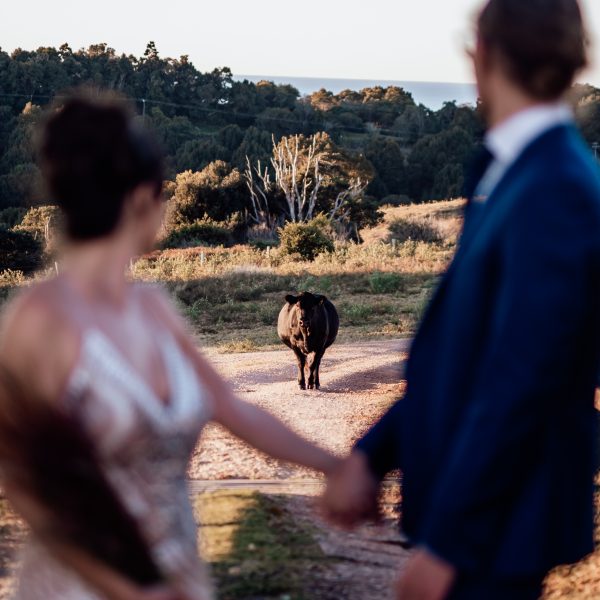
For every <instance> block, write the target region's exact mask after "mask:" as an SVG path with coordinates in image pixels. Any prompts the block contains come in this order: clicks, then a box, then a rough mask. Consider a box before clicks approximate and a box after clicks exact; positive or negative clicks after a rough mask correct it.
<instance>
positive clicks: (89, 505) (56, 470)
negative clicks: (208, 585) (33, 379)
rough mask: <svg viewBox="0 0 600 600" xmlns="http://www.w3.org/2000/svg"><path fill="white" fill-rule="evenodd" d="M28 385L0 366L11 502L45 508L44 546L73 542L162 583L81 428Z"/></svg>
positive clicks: (0, 420)
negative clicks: (25, 501)
mask: <svg viewBox="0 0 600 600" xmlns="http://www.w3.org/2000/svg"><path fill="white" fill-rule="evenodd" d="M27 387H28V386H26V385H25V384H23V383H22V382H20V381H19V380H18V379H17V378H16V377H15V376H13V374H12V373H11V372H10V371H9V370H8V369H7V368H5V367H4V366H3V365H0V475H1V477H0V479H1V482H2V484H3V486H4V487H5V489H6V491H7V495H8V496H9V498H10V497H11V494H10V493H8V492H9V490H12V492H13V493H14V492H16V493H17V494H18V497H19V498H21V497H26V498H28V499H31V500H34V501H35V502H36V503H37V504H38V506H40V507H41V508H42V509H44V511H45V512H46V513H47V523H46V524H45V527H44V529H43V531H35V534H36V535H38V536H42V538H44V539H42V541H48V542H52V541H54V542H66V543H69V544H72V545H74V546H75V547H77V548H80V549H82V550H85V551H87V552H88V553H89V554H90V555H92V556H93V557H95V558H96V559H98V560H100V561H102V562H104V563H105V564H107V565H108V566H110V567H112V568H113V569H115V570H117V571H118V572H119V573H121V574H123V575H125V576H126V577H128V578H130V579H132V580H133V581H135V582H137V583H138V584H140V585H152V584H156V583H159V582H162V581H163V580H164V578H163V576H162V574H161V573H160V571H159V569H158V567H157V565H156V564H155V562H154V559H153V558H152V555H151V552H150V549H149V547H148V545H147V543H146V540H145V539H144V537H143V535H142V533H141V531H140V529H139V528H138V525H137V523H136V521H135V520H134V518H133V517H132V516H131V515H130V514H129V513H128V512H127V510H126V509H125V508H124V506H123V504H122V503H121V501H120V499H119V498H118V496H117V494H116V493H115V491H114V490H113V488H112V487H111V485H110V483H109V482H108V479H107V477H106V475H105V473H104V470H103V468H102V461H101V459H100V457H99V456H98V454H97V451H96V449H95V447H94V444H93V443H92V441H91V440H90V439H89V437H88V435H87V433H86V429H85V427H84V426H83V424H82V423H80V422H79V421H78V420H77V419H75V418H74V417H73V416H71V415H70V414H68V413H67V412H66V411H65V410H63V409H62V408H59V407H58V406H55V405H52V404H51V403H50V401H49V400H47V399H43V398H39V397H37V396H36V395H35V394H33V393H31V391H30V390H29V389H27ZM15 508H16V509H17V511H18V510H19V506H18V505H15ZM45 537H48V538H49V539H47V540H46V539H45Z"/></svg>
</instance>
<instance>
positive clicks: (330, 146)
mask: <svg viewBox="0 0 600 600" xmlns="http://www.w3.org/2000/svg"><path fill="white" fill-rule="evenodd" d="M80 84H87V85H88V86H92V87H98V88H108V89H112V90H117V91H119V92H121V94H122V95H123V96H124V98H127V99H128V100H126V101H128V102H130V103H131V106H132V108H134V109H135V110H136V111H137V113H138V115H139V119H141V120H143V121H144V122H145V123H146V125H148V126H150V127H151V128H152V129H153V130H154V131H155V133H156V136H157V138H158V139H159V140H160V142H161V144H162V145H163V147H164V150H165V153H166V156H167V167H168V181H167V182H166V193H167V195H168V197H169V198H170V202H169V209H168V214H167V219H166V224H165V230H164V232H163V239H162V247H163V248H173V247H190V246H193V245H198V244H201V245H207V246H219V245H223V246H230V245H232V244H238V243H246V242H250V243H251V244H252V245H253V246H255V247H258V248H266V247H270V246H273V245H276V244H277V242H278V239H277V238H278V231H280V232H282V234H283V247H282V252H283V253H284V254H285V253H287V255H288V256H292V255H298V256H301V257H314V256H317V255H319V254H322V253H323V251H327V252H330V251H331V246H330V244H331V243H333V242H332V240H333V238H335V239H346V240H353V241H356V242H360V241H361V236H360V234H359V231H360V230H364V228H366V227H373V226H374V225H376V224H377V223H378V222H379V220H380V219H381V215H382V212H381V209H382V207H383V206H385V205H394V206H401V205H408V204H410V203H411V202H412V203H422V202H424V201H429V200H432V199H441V198H453V197H460V195H461V192H462V186H463V182H464V173H465V168H466V165H467V164H468V162H469V161H470V159H471V157H472V155H473V153H474V151H475V150H476V149H477V146H478V145H479V144H480V143H481V138H482V133H483V130H482V124H481V119H480V114H479V113H480V110H479V107H475V108H472V107H468V106H457V105H456V104H455V103H446V104H445V105H444V106H443V108H441V109H440V110H438V111H432V110H430V109H428V108H426V107H425V106H422V105H417V104H416V103H415V101H414V99H413V98H412V96H411V95H410V94H409V93H408V92H406V91H405V90H403V89H401V88H398V87H388V88H383V87H373V88H365V89H363V90H361V91H360V92H356V91H350V90H345V91H342V92H340V93H339V94H333V93H331V92H329V91H327V90H320V91H318V92H315V93H314V94H312V95H310V96H308V97H302V98H301V97H300V95H299V92H298V90H296V89H295V88H294V87H292V86H290V85H275V84H273V83H271V82H267V81H262V82H259V83H257V84H254V83H251V82H248V81H241V82H240V81H234V79H233V77H232V73H231V71H230V70H229V69H227V68H220V69H215V70H213V71H212V72H210V73H201V72H200V71H198V70H197V69H196V68H195V67H194V66H193V65H192V64H191V63H190V61H189V59H188V57H187V56H181V57H179V58H178V59H174V58H163V57H161V56H160V54H159V52H158V50H157V48H156V46H155V45H154V43H152V42H150V43H149V44H148V46H147V48H146V51H145V52H144V55H143V56H141V57H136V56H126V55H119V54H117V53H116V52H115V50H114V49H112V48H110V47H108V46H107V45H106V44H96V45H92V46H90V47H89V48H87V49H80V50H77V51H74V50H72V49H71V48H70V47H69V46H68V45H67V44H63V45H62V46H61V47H60V48H58V49H57V48H38V49H37V50H36V51H25V50H21V49H18V50H15V51H14V52H13V53H12V54H11V55H9V54H7V53H6V52H2V51H1V50H0V227H2V231H4V232H7V231H10V232H11V233H10V235H9V234H6V235H5V237H6V238H7V239H6V240H5V241H4V242H3V243H4V244H5V245H6V246H7V247H8V246H11V245H12V246H11V247H12V248H17V247H19V246H20V247H22V248H23V253H24V255H31V256H33V255H34V254H35V252H34V249H33V247H34V244H33V243H32V242H31V240H30V238H33V240H34V241H37V242H40V241H42V240H43V241H45V242H46V243H47V242H49V241H50V242H51V241H52V238H53V237H54V231H55V229H56V227H57V223H58V221H59V219H58V218H57V214H56V211H55V210H54V209H52V208H50V207H47V206H46V207H44V206H42V207H41V208H39V206H40V204H41V205H47V204H49V202H48V198H47V197H46V195H45V192H44V191H43V188H42V186H41V184H40V176H39V169H38V167H37V164H36V157H35V154H34V137H35V135H34V134H35V130H36V127H37V125H38V124H39V122H40V119H41V118H42V115H43V113H44V110H43V109H44V107H46V106H47V105H48V104H49V103H50V102H51V101H52V100H54V99H56V96H58V97H59V98H60V96H61V94H63V93H64V91H65V90H68V89H69V88H71V87H72V86H74V85H80ZM573 102H574V104H575V106H576V112H577V118H578V120H579V123H580V125H581V129H582V132H583V135H584V136H585V138H586V139H587V140H588V141H589V142H590V143H593V142H596V141H600V90H598V89H596V88H593V87H591V86H581V85H579V86H575V88H574V90H573ZM31 207H37V208H31ZM27 209H29V212H27V213H26V214H25V211H26V210H27ZM318 215H322V216H321V217H319V219H320V221H319V223H321V224H320V225H319V226H316V225H315V222H314V219H315V218H316V217H317V216H318ZM3 235H4V234H3ZM390 236H391V238H392V239H395V240H397V241H398V242H400V243H402V242H404V241H411V242H412V241H416V242H419V241H423V242H426V243H430V242H436V241H437V240H439V239H442V238H443V237H444V232H439V231H437V230H436V229H435V227H431V226H430V223H428V222H427V221H426V220H425V221H418V220H417V221H412V222H410V223H407V222H401V221H398V222H397V223H394V224H392V226H391V231H390ZM50 246H51V244H50ZM50 250H51V247H50ZM14 251H15V252H16V250H14ZM11 264H13V263H11ZM28 264H33V261H30V262H29V263H28Z"/></svg>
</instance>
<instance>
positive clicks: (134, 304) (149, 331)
mask: <svg viewBox="0 0 600 600" xmlns="http://www.w3.org/2000/svg"><path fill="white" fill-rule="evenodd" d="M26 294H27V295H29V296H30V298H24V299H23V300H20V301H17V302H18V303H21V304H22V305H23V307H22V308H21V312H22V313H23V311H24V312H25V313H26V312H27V305H28V304H31V302H32V301H33V300H34V298H35V297H36V296H43V298H44V303H45V307H46V311H47V317H46V318H47V319H49V320H53V321H55V322H61V323H63V327H62V330H63V332H64V333H62V334H61V335H63V336H69V337H73V338H77V343H76V345H77V348H78V350H77V353H76V357H75V360H74V363H73V366H72V367H71V368H70V369H69V370H68V373H66V374H65V375H62V374H59V373H57V378H60V379H64V381H65V383H64V393H63V394H62V398H61V399H60V403H61V404H62V405H63V407H64V408H65V409H66V410H67V412H68V414H69V415H71V416H72V417H73V418H74V419H75V421H76V422H77V423H79V424H80V425H81V426H82V427H83V429H84V431H85V432H86V434H87V435H88V437H89V439H91V440H92V442H93V444H94V446H95V448H96V450H97V453H98V457H99V462H100V466H101V468H102V470H103V472H104V474H105V475H106V477H107V479H108V481H109V483H110V484H111V487H112V489H113V490H114V491H115V493H116V495H117V497H118V498H119V499H120V500H121V503H122V504H123V506H124V507H125V508H126V509H127V511H128V512H129V513H130V514H131V515H132V516H133V517H134V519H135V521H136V523H137V524H138V527H139V529H140V531H141V533H142V535H143V537H144V539H145V540H146V542H147V543H148V546H149V548H150V551H151V555H152V557H153V559H154V561H155V562H156V564H157V565H158V567H159V568H160V570H161V572H163V573H164V574H166V575H167V577H177V579H178V580H179V581H180V582H183V581H185V582H186V583H185V585H186V588H189V590H190V597H193V598H196V597H198V598H202V597H209V589H210V586H209V580H208V577H207V575H206V573H205V570H204V569H203V567H202V565H201V563H200V561H199V560H198V558H197V550H196V548H197V544H196V535H195V531H196V528H195V523H194V519H193V515H192V510H191V506H190V503H189V500H188V494H187V487H186V482H185V474H186V470H187V463H188V460H189V456H190V454H191V452H192V450H193V448H194V445H195V442H196V440H197V437H198V435H199V433H200V431H201V429H202V427H203V426H204V424H205V423H206V422H207V421H208V419H209V418H210V410H209V404H208V401H207V397H206V393H205V392H204V390H203V388H202V385H201V382H200V381H199V379H198V376H197V374H196V372H195V369H194V367H193V365H192V364H191V362H190V360H189V358H188V357H187V356H186V354H185V353H184V352H183V351H182V349H181V348H180V346H179V344H178V342H177V340H176V338H175V336H174V334H173V333H172V332H171V331H170V330H169V327H168V324H167V323H166V322H164V320H162V319H161V315H160V308H159V306H158V303H157V302H156V299H155V297H156V292H155V291H153V290H149V289H146V288H145V286H141V285H133V284H132V285H129V286H128V289H127V295H126V300H125V302H124V304H123V306H122V307H120V308H118V309H116V308H114V307H112V306H110V305H109V304H107V303H105V302H98V301H94V300H90V299H89V298H85V296H84V293H82V292H80V291H78V290H77V288H76V284H74V283H73V282H72V281H70V280H69V279H68V278H67V277H64V276H61V277H58V278H55V279H54V280H51V281H48V282H45V283H42V284H39V286H37V289H36V288H34V289H31V290H29V291H28V292H26ZM17 312H19V311H17ZM26 316H27V315H26V314H20V315H19V314H17V315H16V318H20V319H24V318H26ZM38 318H39V317H38ZM7 325H8V329H10V326H11V324H10V323H8V324H7ZM48 325H49V326H51V324H50V323H49V324H48ZM36 339H37V340H40V337H37V338H36ZM40 343H41V344H44V345H46V344H47V343H48V340H44V341H40ZM60 345H61V346H64V345H65V342H64V341H62V342H60ZM32 355H36V356H38V357H43V356H44V353H41V352H36V350H35V349H33V350H32ZM42 360H43V358H42ZM49 360H50V361H52V359H51V358H49ZM44 362H45V361H44ZM35 367H38V368H40V369H41V370H46V367H44V365H42V364H38V365H30V368H35ZM51 451H52V449H48V452H51ZM90 518H91V519H92V520H93V515H92V516H91V517H90ZM49 590H52V593H51V594H49ZM18 597H19V598H27V599H35V598H48V597H61V598H70V597H73V598H75V597H77V598H78V599H82V600H83V599H84V598H88V597H89V598H94V597H95V596H94V594H93V593H92V591H91V590H86V589H85V586H84V584H83V583H82V582H81V581H80V580H78V578H77V577H76V576H75V575H74V574H69V573H68V572H66V570H65V568H64V567H62V566H60V565H59V564H58V563H57V561H56V560H55V559H54V558H53V557H52V556H51V555H50V554H49V553H48V552H46V551H45V550H44V549H43V548H42V546H41V545H40V544H39V543H37V542H36V540H35V539H34V540H32V543H31V544H30V546H29V547H28V548H27V550H26V552H25V560H24V563H23V567H22V575H21V583H20V589H19V594H18Z"/></svg>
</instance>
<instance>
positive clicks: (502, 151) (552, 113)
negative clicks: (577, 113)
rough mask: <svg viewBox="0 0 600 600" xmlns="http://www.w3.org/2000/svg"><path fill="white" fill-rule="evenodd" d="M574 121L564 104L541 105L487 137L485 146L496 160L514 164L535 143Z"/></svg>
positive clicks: (519, 113) (518, 114)
mask: <svg viewBox="0 0 600 600" xmlns="http://www.w3.org/2000/svg"><path fill="white" fill-rule="evenodd" d="M571 121H573V111H572V110H571V108H570V106H569V105H568V104H566V103H564V102H555V103H552V104H538V105H537V106H532V107H531V108H527V109H525V110H522V111H521V112H518V113H517V114H515V115H513V116H511V117H509V118H508V119H506V120H505V121H503V122H502V123H500V124H499V125H496V127H494V128H493V129H490V131H488V133H487V134H486V136H485V145H486V146H487V148H488V150H489V151H490V152H491V153H492V154H493V155H494V159H495V160H497V161H498V162H500V163H502V164H504V165H510V164H511V163H513V162H514V161H515V160H516V159H517V158H518V157H519V155H520V154H521V152H522V151H523V150H525V148H526V146H528V145H529V144H530V143H531V142H533V140H535V139H536V138H537V137H539V136H540V135H542V133H545V132H546V131H548V130H550V129H552V128H553V127H555V126H556V125H560V124H563V123H570V122H571Z"/></svg>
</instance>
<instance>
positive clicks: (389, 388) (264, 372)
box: [189, 340, 409, 600]
mask: <svg viewBox="0 0 600 600" xmlns="http://www.w3.org/2000/svg"><path fill="white" fill-rule="evenodd" d="M408 347H409V342H408V341H407V340H389V341H382V342H366V343H355V344H351V345H339V346H336V345H334V346H333V347H332V348H330V349H329V350H328V351H327V353H326V354H325V358H324V359H323V362H322V365H321V385H322V387H321V389H320V390H318V391H314V390H307V391H301V390H299V389H298V385H297V383H296V377H297V368H296V361H295V358H294V355H293V353H292V352H291V351H290V350H288V349H284V350H280V351H275V352H256V353H251V354H228V355H219V354H215V353H208V354H209V358H210V360H211V361H212V362H213V364H214V365H215V366H216V367H217V368H218V369H219V371H220V372H221V373H222V374H223V375H224V376H225V377H226V378H227V379H228V380H229V381H230V382H231V383H232V385H233V386H234V389H235V390H236V392H237V393H238V394H239V395H240V397H242V398H243V399H244V400H246V401H247V402H251V403H252V404H256V405H257V406H261V407H262V408H265V409H266V410H268V411H270V412H271V413H273V414H275V415H276V416H278V417H279V418H280V419H282V420H283V421H284V422H285V423H286V424H288V425H289V426H290V427H292V428H293V429H294V430H296V431H298V432H299V433H301V434H302V435H304V436H305V437H307V438H308V439H309V440H311V441H313V442H315V443H317V444H320V445H321V446H323V447H325V448H327V449H329V450H331V451H332V452H334V453H336V454H339V455H344V454H346V453H347V452H348V451H349V450H350V449H351V447H352V445H353V443H354V442H355V441H356V440H357V439H358V438H359V437H360V436H361V435H362V434H363V433H364V432H365V431H366V430H367V429H368V428H369V427H370V426H371V425H372V424H373V422H375V421H376V420H377V418H378V417H379V416H380V415H381V414H382V413H383V412H385V410H386V409H387V408H388V407H389V406H390V404H391V403H392V402H393V401H394V400H395V399H397V398H398V397H399V396H400V395H401V394H402V392H403V388H404V383H403V382H402V371H403V367H404V361H405V359H406V357H407V351H408ZM189 475H190V479H191V480H192V490H195V491H200V490H201V489H202V488H204V487H205V486H206V487H207V488H208V489H211V488H212V489H214V486H215V485H217V486H218V485H219V483H217V482H216V481H215V480H220V485H224V486H227V487H229V486H238V485H240V486H243V487H246V486H248V487H253V488H255V489H258V490H260V491H262V492H264V493H270V492H271V493H281V492H283V493H286V494H289V498H290V500H289V502H290V505H291V507H292V510H293V512H294V514H295V515H296V517H297V518H298V519H299V520H303V521H307V522H308V524H309V526H310V527H311V529H313V531H316V532H317V534H316V536H317V540H318V542H319V544H320V546H321V549H322V550H323V552H324V553H325V555H326V556H327V557H329V558H330V559H332V560H331V561H328V564H330V567H329V568H328V569H326V571H325V572H323V573H322V576H321V578H320V581H319V584H318V588H319V589H318V590H314V597H315V598H319V600H325V599H331V600H334V599H336V600H337V599H342V598H343V599H347V600H371V599H372V600H384V599H386V598H389V597H391V596H390V593H391V586H392V582H393V578H394V576H395V574H396V573H397V571H398V569H399V568H400V567H401V566H402V564H403V563H404V562H405V561H406V559H407V557H408V552H407V551H406V550H405V549H404V548H403V547H402V545H401V541H402V540H401V539H400V536H399V535H398V531H397V520H396V517H397V515H396V512H395V506H396V502H397V500H398V494H399V491H398V488H397V487H395V486H394V485H390V486H389V487H388V488H387V489H386V492H385V493H384V495H383V502H382V510H383V512H384V516H385V518H384V522H383V523H382V524H381V525H380V526H377V527H375V526H366V527H363V528H361V529H360V530H358V531H356V532H354V533H350V534H349V533H346V532H339V531H336V530H333V529H331V528H330V527H328V526H326V525H325V524H323V523H322V522H321V521H320V520H319V517H318V516H317V514H316V512H315V507H314V500H315V496H317V495H318V494H319V491H320V489H321V485H320V482H319V481H318V479H317V475H316V474H315V473H312V472H311V471H309V470H307V469H303V468H300V467H295V466H291V465H285V464H281V463H279V462H277V461H275V460H272V459H270V458H267V457H266V456H264V455H262V454H260V453H258V452H256V451H255V450H253V449H251V448H249V447H248V446H246V445H245V444H243V443H242V442H240V441H239V440H237V439H235V438H234V437H232V436H231V435H229V434H228V433H227V432H226V431H224V430H223V429H222V428H220V427H217V426H212V425H211V426H209V427H208V428H207V429H206V431H205V432H204V433H203V435H202V438H201V442H200V444H199V446H198V448H197V449H196V452H195V453H194V456H193V458H192V461H191V465H190V470H189ZM240 479H243V480H246V481H239V480H240ZM207 480H210V483H208V481H207ZM232 480H235V481H232ZM275 480H277V481H275Z"/></svg>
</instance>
